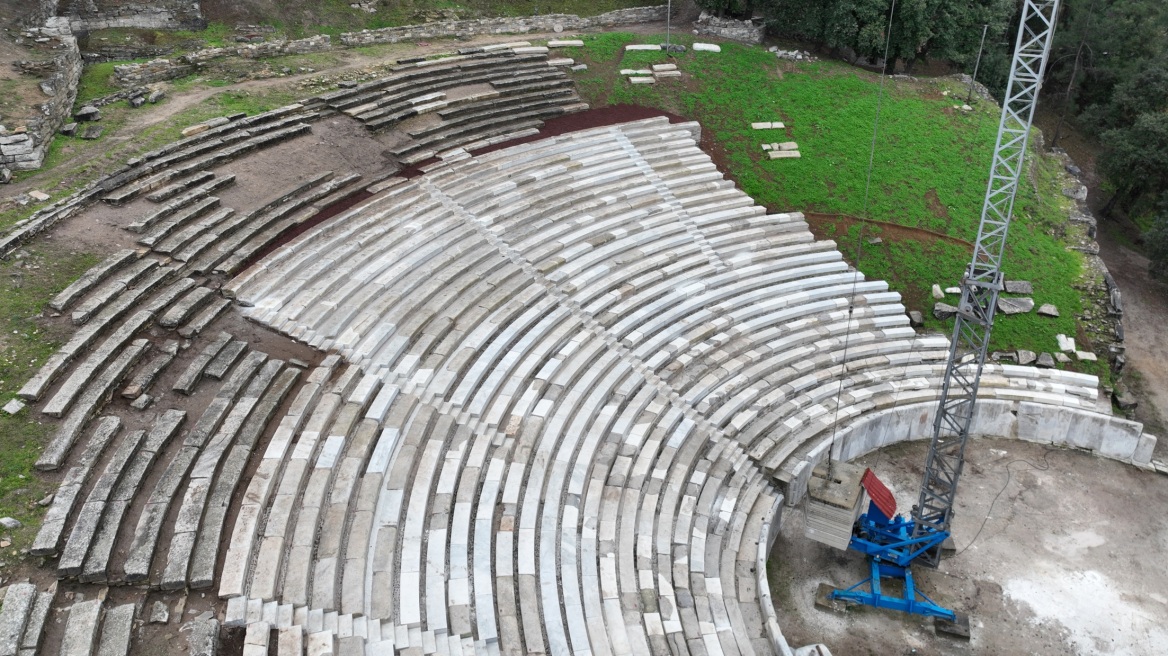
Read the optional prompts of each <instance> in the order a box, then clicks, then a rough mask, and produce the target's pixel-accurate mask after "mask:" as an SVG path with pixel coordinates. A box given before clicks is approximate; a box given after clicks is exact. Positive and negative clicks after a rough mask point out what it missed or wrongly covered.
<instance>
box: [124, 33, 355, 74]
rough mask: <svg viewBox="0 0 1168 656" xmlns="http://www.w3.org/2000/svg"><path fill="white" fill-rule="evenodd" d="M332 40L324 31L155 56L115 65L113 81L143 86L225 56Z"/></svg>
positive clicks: (295, 49)
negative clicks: (181, 53)
mask: <svg viewBox="0 0 1168 656" xmlns="http://www.w3.org/2000/svg"><path fill="white" fill-rule="evenodd" d="M332 47H333V46H332V41H331V39H330V38H329V36H328V35H327V34H321V35H318V36H314V37H309V38H307V39H298V40H296V41H271V42H267V43H253V44H248V45H242V46H237V47H232V48H206V49H204V50H197V51H195V52H192V53H189V54H186V55H182V56H181V57H177V58H175V59H155V60H152V61H148V62H145V63H143V64H126V65H124V66H115V67H114V84H117V85H118V86H120V87H133V86H141V85H144V84H153V83H155V82H162V81H163V80H173V79H176V78H180V77H183V76H186V75H190V74H191V73H193V72H194V71H195V69H196V67H198V66H200V65H202V64H205V63H207V62H209V61H212V60H215V59H220V58H223V57H244V58H247V59H264V58H267V57H281V56H284V55H303V54H307V53H310V52H322V51H325V50H331V49H332Z"/></svg>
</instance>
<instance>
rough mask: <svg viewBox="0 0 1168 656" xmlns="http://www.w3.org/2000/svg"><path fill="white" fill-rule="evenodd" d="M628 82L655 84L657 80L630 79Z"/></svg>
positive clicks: (649, 78) (645, 78)
mask: <svg viewBox="0 0 1168 656" xmlns="http://www.w3.org/2000/svg"><path fill="white" fill-rule="evenodd" d="M629 82H632V83H633V84H656V83H657V78H653V77H630V78H629Z"/></svg>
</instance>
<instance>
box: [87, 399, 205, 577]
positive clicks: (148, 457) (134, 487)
mask: <svg viewBox="0 0 1168 656" xmlns="http://www.w3.org/2000/svg"><path fill="white" fill-rule="evenodd" d="M186 415H187V413H186V412H185V411H182V410H173V409H172V410H167V411H165V412H163V413H162V414H160V415H159V416H158V418H157V419H156V420H155V422H154V425H153V426H152V427H151V428H150V432H149V433H148V434H147V435H146V439H145V440H144V441H143V442H142V445H141V446H140V447H139V449H138V451H137V452H136V453H135V454H134V458H133V460H132V461H131V462H130V463H129V465H128V466H127V467H126V468H125V470H124V471H123V473H122V476H121V478H119V479H118V484H117V487H116V488H115V489H114V491H113V493H112V494H111V495H110V498H109V501H108V502H107V504H106V508H105V512H104V513H103V515H102V518H101V526H100V527H99V528H98V530H97V535H96V537H95V540H94V542H93V544H92V545H91V546H90V548H89V555H88V556H87V557H86V559H85V565H84V568H83V569H82V571H81V575H80V577H79V578H80V580H81V582H82V583H94V582H105V581H108V580H109V579H110V578H111V577H110V572H109V560H110V555H111V553H112V552H113V547H114V542H115V540H116V538H117V536H118V530H119V529H120V528H121V524H122V519H123V517H124V516H125V513H126V511H127V510H128V509H129V506H130V503H131V502H132V501H133V499H134V497H135V496H136V495H137V493H138V489H139V488H140V487H141V486H142V481H143V478H144V477H145V476H146V473H147V472H148V471H149V470H150V469H151V468H152V467H153V465H154V462H155V461H156V460H157V459H158V456H159V453H160V452H161V451H162V450H163V449H165V448H166V445H167V444H168V443H169V442H170V441H171V439H173V438H174V436H175V435H176V434H177V433H178V429H179V427H180V426H181V425H182V423H183V421H184V420H185V419H186Z"/></svg>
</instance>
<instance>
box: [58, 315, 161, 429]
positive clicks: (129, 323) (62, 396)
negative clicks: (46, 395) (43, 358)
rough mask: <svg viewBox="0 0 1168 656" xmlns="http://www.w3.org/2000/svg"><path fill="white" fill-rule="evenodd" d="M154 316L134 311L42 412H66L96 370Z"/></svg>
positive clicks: (95, 350) (75, 368) (94, 374)
mask: <svg viewBox="0 0 1168 656" xmlns="http://www.w3.org/2000/svg"><path fill="white" fill-rule="evenodd" d="M153 318H154V317H153V315H151V313H149V312H145V311H143V312H137V313H135V314H134V315H132V316H131V317H129V318H128V319H126V320H125V321H124V322H122V324H121V325H120V326H118V328H117V330H115V331H114V332H113V334H111V335H110V336H109V337H107V338H106V340H105V341H104V342H102V343H101V345H100V346H98V347H97V348H96V349H94V350H93V351H92V352H91V353H90V354H89V357H87V358H85V360H83V361H82V362H81V363H79V364H78V365H77V366H76V367H74V369H73V373H71V374H70V375H69V377H68V378H66V379H65V382H64V383H62V384H61V387H60V388H59V389H58V390H57V393H56V394H54V395H53V396H52V397H51V398H50V399H49V401H48V403H46V404H45V405H44V407H43V408H41V412H43V413H44V414H46V415H48V416H50V417H61V416H62V415H64V414H65V412H67V411H68V410H69V408H70V407H72V405H73V401H74V400H76V399H77V397H78V396H79V395H80V394H81V392H82V390H83V389H85V387H86V386H87V385H89V384H90V382H92V381H93V378H94V376H96V375H97V372H98V371H99V370H100V369H102V368H104V367H105V366H107V365H108V364H109V362H110V361H111V360H112V359H113V358H114V357H115V355H116V354H117V353H119V352H121V351H122V349H124V348H125V347H126V344H127V343H129V342H130V340H132V339H133V337H134V335H135V334H136V333H137V332H138V331H140V330H142V329H143V328H145V327H146V326H147V325H149V323H150V321H151V320H152V319H153ZM148 348H149V343H147V345H146V347H145V348H144V349H143V353H145V351H146V350H147V349H148Z"/></svg>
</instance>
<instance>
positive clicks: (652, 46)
mask: <svg viewBox="0 0 1168 656" xmlns="http://www.w3.org/2000/svg"><path fill="white" fill-rule="evenodd" d="M660 49H661V46H660V45H659V44H656V43H638V44H630V45H627V46H625V50H660Z"/></svg>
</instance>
